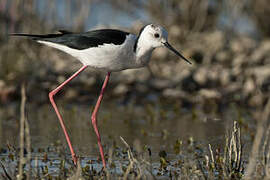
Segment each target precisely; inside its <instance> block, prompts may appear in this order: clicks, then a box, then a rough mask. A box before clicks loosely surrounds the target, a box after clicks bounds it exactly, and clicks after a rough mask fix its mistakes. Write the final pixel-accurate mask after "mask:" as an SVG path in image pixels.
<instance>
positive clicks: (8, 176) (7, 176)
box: [0, 161, 12, 180]
mask: <svg viewBox="0 0 270 180" xmlns="http://www.w3.org/2000/svg"><path fill="white" fill-rule="evenodd" d="M0 165H1V167H2V169H3V171H4V173H5V176H6V178H7V179H9V180H12V178H11V177H10V175H9V174H8V172H7V170H6V167H5V166H4V164H3V163H2V162H1V161H0Z"/></svg>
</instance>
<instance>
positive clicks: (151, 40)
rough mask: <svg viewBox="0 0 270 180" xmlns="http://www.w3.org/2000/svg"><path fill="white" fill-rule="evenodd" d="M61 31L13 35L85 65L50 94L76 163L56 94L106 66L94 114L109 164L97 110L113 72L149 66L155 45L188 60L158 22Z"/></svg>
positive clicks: (99, 139) (101, 149)
mask: <svg viewBox="0 0 270 180" xmlns="http://www.w3.org/2000/svg"><path fill="white" fill-rule="evenodd" d="M59 32H60V33H59V34H47V35H32V34H12V35H16V36H27V37H30V38H31V39H33V40H36V41H37V42H39V43H42V44H45V45H48V46H51V47H54V48H56V49H59V50H61V51H64V52H66V53H68V54H70V55H72V56H74V57H75V58H77V59H78V60H79V61H80V62H81V63H82V64H83V66H82V67H81V68H80V69H79V70H78V71H77V72H75V73H74V74H73V75H72V76H71V77H70V78H68V79H67V80H66V81H64V82H63V83H62V84H60V85H59V86H58V87H57V88H56V89H54V90H53V91H51V92H50V93H49V98H50V101H51V104H52V106H53V108H54V110H55V112H56V114H57V117H58V119H59V121H60V124H61V126H62V129H63V131H64V134H65V137H66V140H67V143H68V146H69V149H70V152H71V155H72V160H73V162H74V164H75V165H76V164H77V157H76V154H75V152H74V150H73V148H72V144H71V141H70V138H69V135H68V133H67V130H66V127H65V125H64V122H63V118H62V116H61V114H60V113H59V110H58V108H57V106H56V104H55V102H54V95H55V94H56V93H57V92H58V91H60V90H61V89H62V88H63V87H64V86H65V85H66V84H67V83H68V82H70V81H71V80H72V79H73V78H75V77H76V76H78V75H79V74H80V73H81V72H82V71H83V70H85V69H86V68H87V67H88V66H90V67H93V68H97V69H102V70H105V71H106V72H107V75H106V78H105V81H104V83H103V86H102V89H101V92H100V95H99V97H98V100H97V103H96V106H95V108H94V111H93V113H92V116H91V119H92V124H93V127H94V130H95V133H96V135H97V139H98V146H99V151H100V155H101V159H102V163H103V167H104V168H105V167H106V162H105V159H104V153H103V148H102V145H101V138H100V135H99V131H98V127H97V113H98V110H99V107H100V104H101V101H102V98H103V95H104V91H105V88H106V86H107V84H108V82H109V78H110V75H111V72H115V71H121V70H125V69H134V68H140V67H144V66H146V65H147V64H148V63H149V61H150V57H151V54H152V52H153V50H154V49H155V48H158V47H167V48H168V49H170V50H171V51H173V52H174V53H175V54H176V55H178V56H179V57H181V58H182V59H184V60H185V61H187V62H188V63H189V64H191V62H190V61H188V60H187V59H186V58H185V57H184V56H182V55H181V54H180V53H179V52H178V51H177V50H175V49H174V48H173V47H172V46H171V45H170V44H169V43H168V40H167V38H168V33H167V31H166V30H165V29H164V28H163V27H161V26H158V25H154V24H149V25H146V26H144V27H143V28H142V29H141V31H140V33H139V35H138V36H136V35H134V34H131V33H128V32H124V31H120V30H114V29H100V30H93V31H89V32H85V33H72V32H68V31H59Z"/></svg>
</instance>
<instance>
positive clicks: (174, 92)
mask: <svg viewBox="0 0 270 180" xmlns="http://www.w3.org/2000/svg"><path fill="white" fill-rule="evenodd" d="M162 95H163V96H165V97H169V98H180V97H185V96H186V94H185V93H184V92H183V91H181V90H179V89H170V88H168V89H165V90H164V91H163V92H162Z"/></svg>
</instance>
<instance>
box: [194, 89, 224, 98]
mask: <svg viewBox="0 0 270 180" xmlns="http://www.w3.org/2000/svg"><path fill="white" fill-rule="evenodd" d="M199 95H201V96H203V97H204V98H215V99H219V98H220V97H221V94H220V93H219V92H218V91H217V90H213V89H201V90H200V91H199Z"/></svg>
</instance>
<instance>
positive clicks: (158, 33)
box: [140, 24, 191, 64]
mask: <svg viewBox="0 0 270 180" xmlns="http://www.w3.org/2000/svg"><path fill="white" fill-rule="evenodd" d="M140 36H141V38H142V39H143V44H145V45H146V44H147V45H148V46H151V47H152V48H158V47H166V48H168V49H169V50H171V51H173V52H174V53H175V54H176V55H178V56H179V57H180V58H182V59H184V60H185V61H187V62H188V63H189V64H191V62H190V61H189V60H187V59H186V58H185V57H184V56H183V55H181V54H180V53H179V52H178V51H177V50H176V49H175V48H173V47H172V46H171V45H170V44H169V43H168V32H167V31H166V30H165V29H164V28H163V27H161V26H159V25H155V24H149V25H146V26H145V27H144V28H143V29H142V30H141V32H140Z"/></svg>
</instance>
